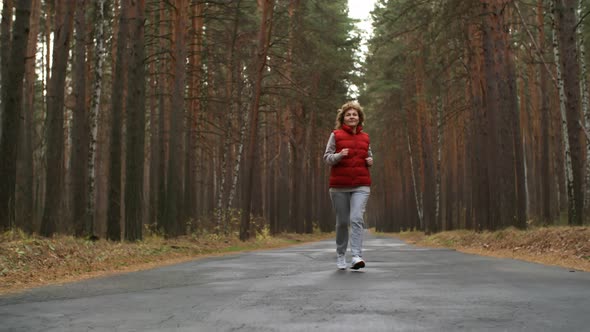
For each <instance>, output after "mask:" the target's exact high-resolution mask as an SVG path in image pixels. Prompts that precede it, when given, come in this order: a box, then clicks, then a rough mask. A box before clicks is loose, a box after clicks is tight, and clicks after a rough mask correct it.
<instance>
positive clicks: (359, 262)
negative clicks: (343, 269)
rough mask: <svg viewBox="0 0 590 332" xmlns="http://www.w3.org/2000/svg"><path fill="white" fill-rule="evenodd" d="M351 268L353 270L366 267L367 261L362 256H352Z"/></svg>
mask: <svg viewBox="0 0 590 332" xmlns="http://www.w3.org/2000/svg"><path fill="white" fill-rule="evenodd" d="M350 265H351V266H350V268H351V269H353V270H358V269H362V268H363V267H365V261H364V260H363V259H362V258H361V257H360V256H352V262H351V263H350Z"/></svg>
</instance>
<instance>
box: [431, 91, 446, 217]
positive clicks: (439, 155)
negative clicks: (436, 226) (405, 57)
mask: <svg viewBox="0 0 590 332" xmlns="http://www.w3.org/2000/svg"><path fill="white" fill-rule="evenodd" d="M436 108H437V112H436V128H437V136H438V137H437V140H436V150H437V152H436V194H435V195H436V198H435V199H436V213H435V215H434V220H436V221H437V222H438V220H439V219H438V216H439V214H440V181H441V174H440V173H441V172H440V166H441V158H442V143H443V130H442V105H441V101H440V96H437V97H436ZM447 208H449V207H447Z"/></svg>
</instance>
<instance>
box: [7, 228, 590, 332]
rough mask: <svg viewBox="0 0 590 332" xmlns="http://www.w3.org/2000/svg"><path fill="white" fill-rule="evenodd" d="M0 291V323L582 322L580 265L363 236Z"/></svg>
mask: <svg viewBox="0 0 590 332" xmlns="http://www.w3.org/2000/svg"><path fill="white" fill-rule="evenodd" d="M364 247H365V252H364V257H365V259H366V261H367V267H366V268H365V269H362V270H359V271H352V270H350V269H349V270H345V271H339V270H337V269H336V262H335V261H336V259H335V249H334V248H335V245H334V243H333V241H321V242H316V243H311V244H305V245H299V246H294V247H290V248H285V249H276V250H268V251H254V252H247V253H240V254H231V255H227V256H224V257H213V258H207V259H201V260H195V261H191V262H187V263H183V264H178V265H173V266H167V267H162V268H157V269H152V270H147V271H140V272H134V273H128V274H121V275H115V276H110V277H104V278H96V279H91V280H86V281H81V282H76V283H70V284H65V285H59V286H50V287H43V288H37V289H33V290H30V291H27V292H25V293H21V294H16V295H4V296H0V331H314V330H315V331H338V332H341V331H535V332H537V331H588V329H590V309H589V308H590V273H586V272H579V271H572V270H568V269H564V268H559V267H551V266H543V265H539V264H533V263H527V262H522V261H516V260H511V259H498V258H490V257H480V256H476V255H468V254H463V253H459V252H456V251H453V250H447V249H429V248H421V247H416V246H412V245H407V244H405V243H404V242H402V241H400V240H396V239H391V238H386V237H378V236H374V235H370V234H367V235H366V236H365V245H364Z"/></svg>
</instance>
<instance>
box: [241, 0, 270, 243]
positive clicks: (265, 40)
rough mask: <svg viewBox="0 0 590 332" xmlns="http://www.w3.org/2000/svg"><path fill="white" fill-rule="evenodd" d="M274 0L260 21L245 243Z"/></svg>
mask: <svg viewBox="0 0 590 332" xmlns="http://www.w3.org/2000/svg"><path fill="white" fill-rule="evenodd" d="M273 7H274V0H263V1H262V17H261V20H260V31H259V34H258V47H257V49H258V50H257V57H256V80H255V82H254V96H253V97H254V102H253V103H252V105H251V106H252V108H251V110H250V113H251V116H250V130H249V132H250V138H249V140H248V146H247V150H246V155H245V158H244V161H245V162H246V167H244V168H243V170H244V171H243V173H242V174H243V176H242V181H243V195H242V204H241V205H242V216H241V224H240V240H242V241H245V240H247V239H249V238H250V235H251V234H250V211H251V208H252V205H251V203H252V202H251V200H252V184H253V181H254V179H253V177H254V165H256V162H257V154H256V145H257V143H258V108H259V107H260V97H261V95H262V78H263V76H264V67H265V65H266V57H267V54H268V48H269V41H270V35H271V27H272V16H273Z"/></svg>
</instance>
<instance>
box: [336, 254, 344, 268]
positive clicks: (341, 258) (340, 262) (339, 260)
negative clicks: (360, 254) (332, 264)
mask: <svg viewBox="0 0 590 332" xmlns="http://www.w3.org/2000/svg"><path fill="white" fill-rule="evenodd" d="M336 266H338V270H346V268H347V265H346V256H345V255H338V258H336Z"/></svg>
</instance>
